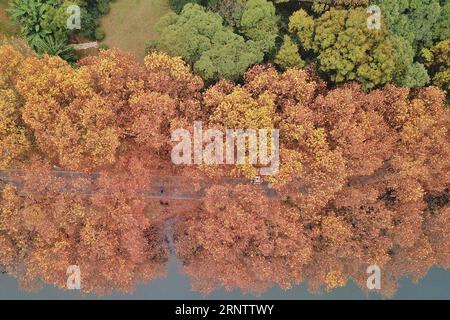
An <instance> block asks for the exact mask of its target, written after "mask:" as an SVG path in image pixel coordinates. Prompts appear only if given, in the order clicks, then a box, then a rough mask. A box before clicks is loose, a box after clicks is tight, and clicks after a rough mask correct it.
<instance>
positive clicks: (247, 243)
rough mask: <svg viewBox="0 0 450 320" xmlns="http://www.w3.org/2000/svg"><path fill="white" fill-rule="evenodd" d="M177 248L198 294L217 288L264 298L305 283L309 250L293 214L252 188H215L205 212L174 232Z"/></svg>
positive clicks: (205, 203) (179, 224)
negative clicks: (271, 289)
mask: <svg viewBox="0 0 450 320" xmlns="http://www.w3.org/2000/svg"><path fill="white" fill-rule="evenodd" d="M175 228H176V229H175V236H174V239H175V247H176V252H177V255H178V256H179V257H180V258H181V259H182V261H183V265H184V271H185V272H186V273H187V274H188V275H189V276H190V278H191V280H192V282H193V287H194V289H195V290H198V291H201V292H203V293H205V294H207V293H210V292H211V291H213V290H214V289H215V288H216V287H217V286H223V287H224V288H225V289H226V290H232V289H233V288H235V287H238V288H241V289H242V290H243V291H245V292H254V293H257V294H258V293H261V292H263V291H265V290H266V289H268V288H269V287H271V286H272V285H273V284H274V283H276V284H278V285H280V286H281V287H282V288H284V289H287V288H290V287H291V286H292V284H293V283H299V282H300V281H301V280H302V278H303V273H302V267H303V266H304V265H305V264H306V263H307V262H308V261H309V259H310V255H311V247H310V243H309V240H308V239H307V238H306V237H305V236H304V235H303V234H302V231H301V230H302V227H301V221H300V219H299V217H298V216H297V215H296V214H295V213H294V212H292V211H291V210H286V209H282V208H281V207H280V206H279V205H278V204H277V203H271V202H269V201H268V200H267V198H266V197H265V196H264V194H263V191H262V190H258V189H255V188H253V187H252V186H244V185H238V186H235V187H232V188H231V187H226V186H214V187H211V188H210V189H209V190H208V191H207V194H206V197H205V200H204V201H203V203H202V206H201V208H199V209H198V210H197V211H196V212H192V213H190V214H189V215H187V216H186V217H185V218H184V219H180V220H179V221H178V222H177V223H176V226H175Z"/></svg>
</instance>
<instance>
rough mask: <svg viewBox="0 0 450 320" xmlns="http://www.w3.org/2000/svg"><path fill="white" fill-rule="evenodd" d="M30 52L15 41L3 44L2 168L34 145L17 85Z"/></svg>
mask: <svg viewBox="0 0 450 320" xmlns="http://www.w3.org/2000/svg"><path fill="white" fill-rule="evenodd" d="M27 55H29V53H28V54H27V53H22V52H20V51H19V50H17V49H16V48H15V47H14V46H12V45H3V46H0V169H6V168H8V167H10V166H13V165H17V164H18V162H19V161H21V160H24V159H25V158H26V156H27V155H28V154H29V152H30V151H31V148H32V133H31V132H30V130H29V129H28V128H27V127H26V126H25V124H24V123H23V121H22V117H21V110H22V107H23V101H22V99H21V97H20V95H19V94H18V92H17V88H16V85H17V80H18V77H19V73H20V68H21V67H22V63H23V61H24V60H25V58H26V56H27Z"/></svg>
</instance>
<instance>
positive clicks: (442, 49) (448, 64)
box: [422, 39, 450, 91]
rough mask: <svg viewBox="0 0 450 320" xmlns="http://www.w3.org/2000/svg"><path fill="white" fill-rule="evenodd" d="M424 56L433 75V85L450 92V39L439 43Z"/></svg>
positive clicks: (424, 52) (424, 53) (426, 51)
mask: <svg viewBox="0 0 450 320" xmlns="http://www.w3.org/2000/svg"><path fill="white" fill-rule="evenodd" d="M422 55H423V57H424V59H425V60H426V62H425V63H426V65H427V67H428V68H429V70H430V74H431V75H432V79H433V84H435V85H437V86H439V87H441V88H442V89H444V90H447V91H449V90H450V58H449V56H450V39H447V40H443V41H441V42H438V43H437V44H436V45H434V46H433V47H431V48H430V49H429V50H428V49H424V50H423V51H422Z"/></svg>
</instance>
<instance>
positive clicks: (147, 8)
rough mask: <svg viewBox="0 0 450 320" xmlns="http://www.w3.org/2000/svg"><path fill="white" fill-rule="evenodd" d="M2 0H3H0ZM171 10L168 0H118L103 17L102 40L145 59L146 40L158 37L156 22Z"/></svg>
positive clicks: (110, 45)
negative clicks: (103, 37) (104, 34)
mask: <svg viewBox="0 0 450 320" xmlns="http://www.w3.org/2000/svg"><path fill="white" fill-rule="evenodd" d="M0 1H2V0H0ZM169 11H170V7H169V2H168V0H116V1H115V2H111V11H110V12H109V13H108V14H107V15H106V16H104V17H103V18H102V20H101V27H102V28H103V30H104V31H105V32H106V37H105V39H104V40H103V41H102V43H103V44H106V45H108V46H109V47H110V48H118V49H121V50H124V51H128V52H131V53H132V54H133V55H135V56H136V57H137V58H138V59H140V60H143V59H144V50H145V43H146V42H147V41H148V40H154V39H157V38H158V33H157V32H156V31H155V24H156V23H157V22H158V21H159V18H161V17H162V16H163V15H164V14H166V13H167V12H169Z"/></svg>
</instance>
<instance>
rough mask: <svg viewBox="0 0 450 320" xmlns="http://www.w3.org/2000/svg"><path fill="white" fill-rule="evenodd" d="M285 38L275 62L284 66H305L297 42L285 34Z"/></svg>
mask: <svg viewBox="0 0 450 320" xmlns="http://www.w3.org/2000/svg"><path fill="white" fill-rule="evenodd" d="M283 39H284V41H283V45H282V46H281V48H280V50H279V51H278V53H277V56H276V58H275V63H276V64H277V65H279V66H280V67H282V68H295V67H297V68H303V67H304V66H305V62H304V61H303V60H302V58H301V57H300V53H299V52H298V46H297V44H295V43H294V42H293V41H292V40H291V38H290V37H289V36H288V35H285V36H284V38H283Z"/></svg>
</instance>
